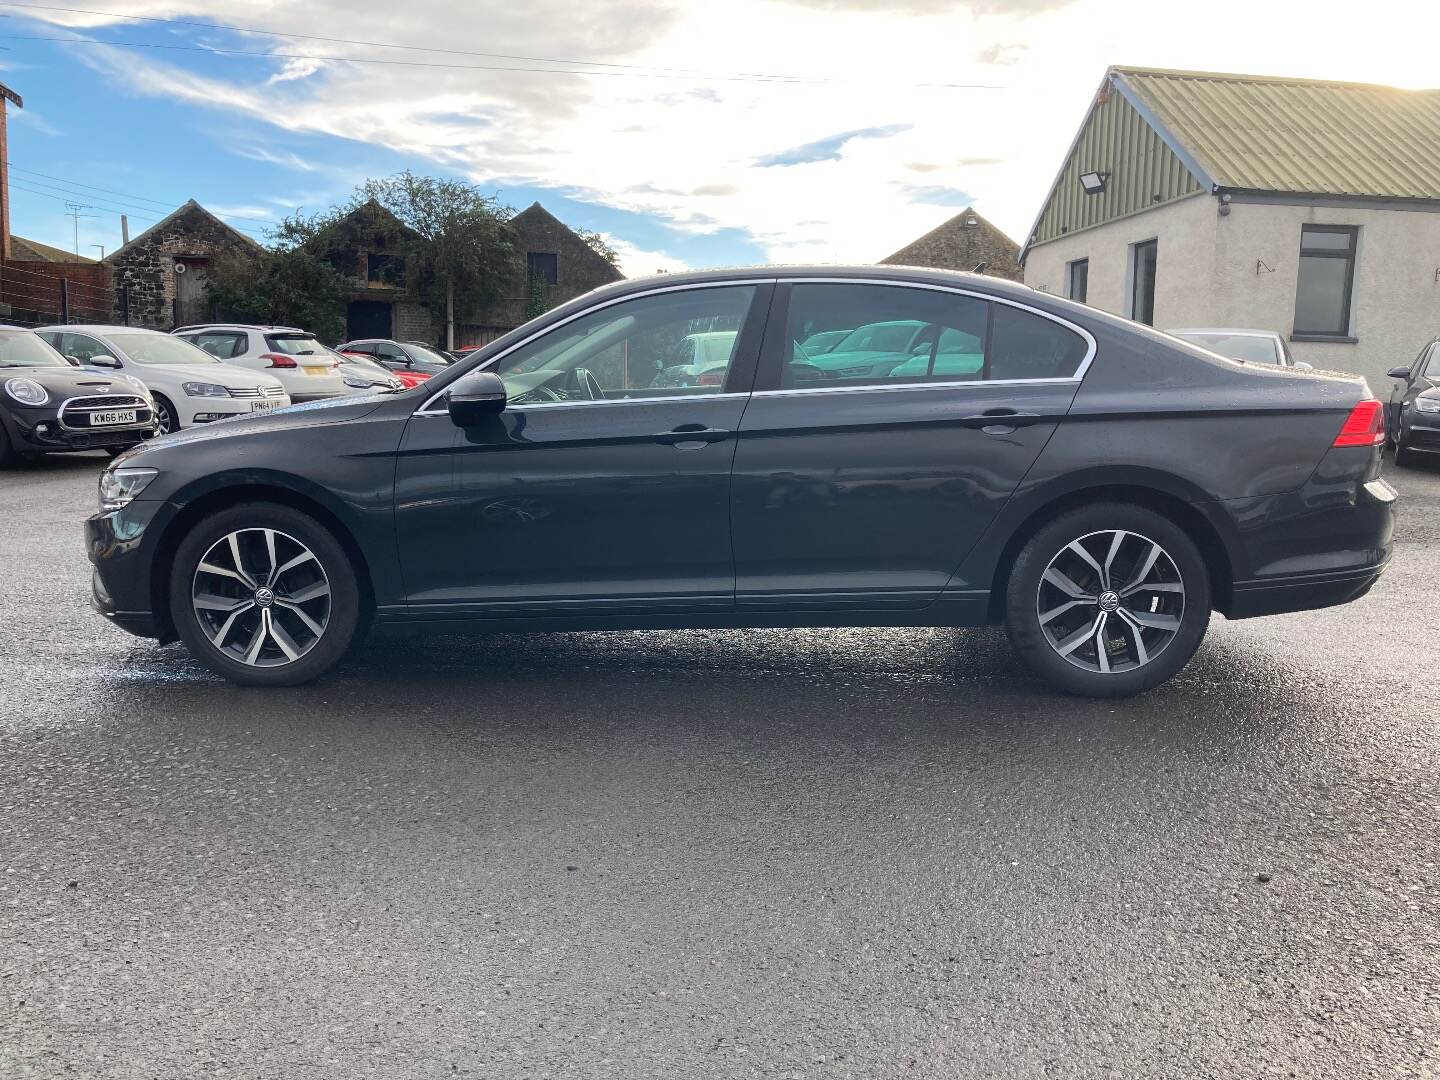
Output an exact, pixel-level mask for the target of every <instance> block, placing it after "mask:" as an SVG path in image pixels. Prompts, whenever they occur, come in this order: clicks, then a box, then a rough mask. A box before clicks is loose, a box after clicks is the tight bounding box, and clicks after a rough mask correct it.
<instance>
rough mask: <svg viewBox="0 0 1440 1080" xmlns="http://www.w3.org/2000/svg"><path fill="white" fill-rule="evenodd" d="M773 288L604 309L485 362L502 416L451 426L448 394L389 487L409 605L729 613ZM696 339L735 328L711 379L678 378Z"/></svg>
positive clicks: (420, 424) (425, 608)
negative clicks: (733, 521)
mask: <svg viewBox="0 0 1440 1080" xmlns="http://www.w3.org/2000/svg"><path fill="white" fill-rule="evenodd" d="M770 288H771V286H770V284H769V283H768V282H761V283H756V282H750V283H745V284H735V285H716V286H706V287H689V288H684V289H662V290H657V291H655V292H653V293H649V294H645V295H642V296H639V297H633V298H630V299H626V300H621V301H617V302H614V303H611V304H609V305H607V306H605V307H602V308H599V309H594V310H592V311H591V312H590V313H588V314H585V315H581V316H579V317H576V318H572V319H570V320H567V321H565V322H563V323H561V324H560V325H558V326H556V327H555V328H553V329H550V330H548V331H545V332H543V333H542V334H540V335H539V336H538V337H535V338H532V339H530V340H529V341H527V342H526V343H524V344H522V345H520V346H518V347H515V348H513V349H511V350H510V351H509V352H507V353H505V354H503V355H501V356H500V357H499V358H498V359H496V360H494V361H492V362H491V363H490V370H493V371H495V372H496V373H498V374H499V375H500V376H501V378H502V379H503V380H504V382H505V384H506V390H507V394H508V397H509V401H508V404H507V407H506V409H505V411H504V412H503V413H501V414H499V415H498V416H496V417H494V418H493V419H492V422H490V423H488V424H484V425H481V426H477V427H473V428H467V429H464V430H461V429H459V428H457V427H456V426H455V425H454V424H453V423H452V422H451V420H450V418H449V416H448V414H447V413H446V412H445V407H444V401H443V394H441V395H437V398H436V399H435V400H433V401H432V402H431V403H429V404H427V405H426V406H425V407H424V408H423V409H422V410H420V411H419V412H418V413H417V414H416V415H415V417H414V418H413V419H412V420H411V421H410V423H409V425H408V426H407V429H406V433H405V437H404V440H403V441H402V444H401V448H400V458H399V461H398V463H397V474H396V495H395V499H396V520H397V526H398V537H399V543H400V556H401V561H402V565H403V567H404V573H405V584H406V592H407V597H408V599H407V602H408V604H409V606H410V608H411V610H412V612H415V613H417V614H422V613H423V614H431V615H450V614H453V615H476V616H485V615H515V614H521V615H536V616H543V615H566V614H577V613H602V614H603V613H607V612H627V611H628V612H634V611H647V610H654V611H669V610H697V609H700V610H710V609H729V608H731V607H733V606H734V586H735V573H734V563H733V558H732V549H731V542H730V503H729V499H730V466H731V462H732V460H733V458H734V454H735V438H734V436H735V432H736V430H737V429H738V428H739V426H740V420H741V417H742V415H743V413H744V410H745V405H746V402H747V401H748V398H749V395H748V391H749V388H750V385H751V383H752V382H753V380H754V374H755V358H756V355H757V354H758V346H759V339H760V330H761V323H762V322H763V318H764V313H765V308H766V306H767V304H768V300H769V292H770ZM696 333H716V334H722V335H729V338H730V341H729V348H728V350H720V351H719V354H717V355H719V359H720V362H719V364H718V367H717V371H716V375H717V378H716V379H715V380H714V381H707V382H705V383H703V384H702V383H700V382H698V381H692V382H686V381H685V380H683V379H680V378H677V377H676V375H675V369H676V368H677V367H678V366H679V365H677V364H676V363H675V362H674V361H676V359H677V357H678V354H679V353H680V352H681V351H682V350H683V347H684V342H685V339H686V338H687V337H688V336H690V335H692V334H696ZM712 358H713V357H712Z"/></svg>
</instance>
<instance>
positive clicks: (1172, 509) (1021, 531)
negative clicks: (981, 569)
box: [989, 475, 1235, 622]
mask: <svg viewBox="0 0 1440 1080" xmlns="http://www.w3.org/2000/svg"><path fill="white" fill-rule="evenodd" d="M1187 486H1188V485H1184V482H1183V481H1174V480H1173V478H1164V477H1162V478H1159V479H1157V478H1156V477H1154V476H1133V475H1132V476H1126V477H1124V478H1121V477H1109V478H1104V479H1100V478H1095V479H1094V480H1093V481H1092V482H1089V483H1081V484H1079V485H1075V486H1067V487H1066V488H1065V489H1064V490H1063V491H1056V492H1050V493H1048V494H1047V495H1045V496H1042V497H1041V498H1040V499H1039V500H1038V501H1031V502H1027V506H1028V509H1027V510H1026V511H1025V512H1024V513H1023V515H1021V514H1017V518H1018V520H1017V521H1016V522H1015V524H1014V526H1013V527H1012V528H1011V530H1010V531H1009V534H1008V537H1007V538H1006V539H1005V542H1004V544H1003V545H1002V546H1001V548H1000V551H999V552H998V554H997V556H996V558H995V562H994V566H993V570H992V573H991V578H990V608H989V618H990V620H991V621H992V622H1001V621H1003V619H1004V616H1005V592H1006V589H1007V588H1008V586H1009V584H1010V570H1011V568H1012V567H1013V566H1014V564H1015V558H1016V556H1017V555H1018V554H1019V553H1020V549H1021V548H1022V547H1024V546H1025V544H1026V542H1027V541H1029V539H1030V538H1031V537H1032V536H1034V535H1035V534H1036V533H1037V532H1039V531H1040V529H1041V528H1042V527H1044V526H1045V525H1046V524H1047V523H1048V522H1050V521H1053V520H1054V519H1055V517H1056V516H1058V515H1059V514H1063V513H1066V512H1067V511H1069V510H1073V509H1076V508H1077V507H1081V506H1087V505H1090V504H1093V503H1097V502H1125V503H1132V504H1134V505H1137V506H1143V507H1145V508H1146V509H1148V510H1153V511H1155V512H1156V513H1158V514H1162V515H1164V516H1165V517H1167V518H1169V519H1170V520H1171V521H1173V522H1175V523H1176V524H1177V525H1179V526H1180V527H1181V528H1183V529H1184V530H1185V531H1186V533H1187V534H1189V536H1190V538H1191V539H1192V540H1194V541H1195V546H1196V547H1197V548H1199V549H1200V555H1201V557H1202V558H1204V560H1205V569H1206V571H1207V572H1208V573H1209V575H1210V587H1211V597H1210V605H1211V607H1212V608H1213V609H1214V610H1216V611H1220V612H1222V613H1223V612H1225V611H1228V610H1229V608H1230V602H1231V598H1232V595H1233V586H1234V580H1235V574H1234V566H1235V557H1234V549H1233V541H1232V540H1230V539H1229V538H1227V537H1226V536H1225V535H1224V534H1223V532H1222V528H1221V527H1220V526H1219V525H1218V524H1217V522H1216V521H1215V519H1214V516H1213V515H1212V514H1208V513H1206V512H1205V510H1203V509H1201V506H1202V505H1203V504H1202V503H1198V502H1197V501H1195V500H1193V499H1191V498H1187V497H1186V496H1187V495H1189V494H1191V493H1190V492H1188V491H1185V487H1187ZM1182 492H1183V494H1182Z"/></svg>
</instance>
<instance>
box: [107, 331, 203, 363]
mask: <svg viewBox="0 0 1440 1080" xmlns="http://www.w3.org/2000/svg"><path fill="white" fill-rule="evenodd" d="M105 336H106V337H107V338H108V339H109V340H110V342H111V343H112V344H113V345H114V346H115V347H116V348H117V349H120V350H121V351H122V352H124V353H125V355H126V356H128V357H130V359H131V360H134V361H135V362H136V363H137V364H218V363H220V361H219V360H217V359H215V357H213V356H211V355H210V354H209V353H208V352H206V351H205V350H204V349H202V348H200V347H199V346H197V345H192V344H190V342H188V341H184V340H182V339H180V338H178V337H171V336H170V335H169V334H124V333H112V334H106V335H105Z"/></svg>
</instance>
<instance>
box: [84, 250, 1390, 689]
mask: <svg viewBox="0 0 1440 1080" xmlns="http://www.w3.org/2000/svg"><path fill="white" fill-rule="evenodd" d="M894 323H914V324H916V325H917V326H918V328H919V329H918V330H917V332H916V333H913V334H906V335H902V336H901V337H902V340H901V342H900V344H899V345H897V346H896V352H895V355H894V356H893V357H885V356H881V355H879V351H883V350H878V351H877V350H870V351H869V352H867V358H866V362H865V363H864V364H863V365H852V366H847V367H842V368H840V369H836V368H834V367H831V366H830V365H827V364H818V363H815V362H814V360H815V355H814V353H813V352H811V350H809V349H807V348H805V347H804V345H803V343H804V342H805V341H807V340H812V339H813V338H814V336H815V335H816V334H820V333H826V332H833V331H841V330H854V329H856V328H859V327H865V326H874V325H879V324H894ZM721 331H725V332H733V334H734V338H733V342H732V343H731V346H730V348H729V351H728V355H727V356H726V357H725V358H724V360H725V364H724V372H723V376H722V377H721V378H718V379H717V380H715V381H714V383H713V384H711V383H710V382H709V381H708V380H707V382H706V383H704V384H701V383H697V384H695V385H684V386H673V385H663V386H661V385H655V377H656V374H657V372H659V371H663V370H664V364H663V361H664V360H665V359H666V358H668V357H670V356H673V354H674V351H675V349H676V347H677V346H678V344H679V343H680V342H681V341H683V340H684V338H685V337H686V336H687V335H691V334H695V333H702V332H703V333H714V332H721ZM872 354H873V355H872ZM891 360H893V361H894V362H893V363H891V362H890V361H891ZM657 361H659V363H657ZM1383 441H1384V430H1383V420H1382V411H1381V407H1380V403H1379V402H1378V401H1376V400H1374V399H1373V398H1372V397H1371V395H1370V393H1369V390H1368V388H1367V387H1366V385H1365V383H1364V381H1363V380H1361V379H1358V378H1347V377H1336V376H1327V375H1321V374H1318V373H1308V372H1296V371H1294V370H1293V369H1280V368H1277V367H1259V366H1256V365H1253V364H1251V365H1245V364H1239V363H1236V362H1234V361H1231V360H1227V359H1224V358H1222V357H1220V356H1216V355H1214V354H1212V353H1208V352H1205V351H1203V350H1200V349H1195V348H1192V347H1191V346H1188V345H1186V344H1185V343H1183V342H1180V341H1177V340H1176V339H1174V338H1171V337H1168V336H1166V335H1163V334H1158V333H1155V332H1153V331H1151V330H1148V329H1147V328H1144V327H1140V326H1137V325H1135V324H1133V323H1129V322H1126V321H1124V320H1122V319H1118V318H1114V317H1112V316H1109V315H1106V314H1104V313H1102V312H1099V311H1096V310H1095V309H1093V308H1088V307H1083V306H1080V305H1077V304H1073V303H1070V302H1069V301H1066V300H1060V299H1057V298H1055V297H1052V296H1047V295H1045V294H1043V293H1037V292H1033V291H1031V290H1029V289H1027V288H1024V287H1023V286H1019V285H1014V284H1010V283H1008V282H1004V281H998V280H994V279H991V278H982V277H975V276H971V275H964V274H952V273H946V272H941V271H928V270H916V269H890V268H886V269H879V268H874V267H868V268H864V269H855V270H843V269H835V268H828V269H815V270H805V269H793V268H787V269H783V270H780V269H759V270H747V271H725V272H720V271H712V272H706V273H692V274H678V275H670V276H667V277H665V278H662V279H651V280H645V281H629V282H622V283H619V284H616V285H613V286H607V287H605V288H603V289H600V290H597V291H595V292H592V293H590V294H589V295H587V296H584V297H582V298H580V299H578V300H575V301H573V302H571V303H569V304H566V305H564V306H563V307H560V308H557V309H556V310H554V311H552V312H550V313H548V314H547V315H544V316H542V317H541V318H539V319H537V320H535V321H534V322H531V323H529V324H527V325H526V326H523V327H521V328H520V329H518V330H515V331H512V332H511V333H509V334H507V335H506V336H504V337H502V338H500V339H499V340H497V341H495V342H493V343H492V344H490V345H487V346H486V347H485V348H483V349H481V350H479V351H478V352H477V353H475V354H474V355H472V356H470V357H468V358H467V359H466V360H464V361H461V362H460V363H457V364H456V365H455V366H454V367H453V368H450V369H449V370H446V371H444V372H442V373H441V374H438V375H436V376H435V377H434V378H433V379H431V380H430V381H429V382H427V383H425V384H424V385H422V386H418V387H415V388H413V389H410V390H406V391H403V392H390V393H379V394H372V395H368V396H364V397H352V398H349V399H345V400H341V401H336V402H323V403H315V404H311V405H302V406H297V407H294V408H290V409H285V410H282V411H280V412H277V413H274V414H272V415H270V416H267V417H260V418H254V419H242V420H237V421H232V422H229V423H226V424H223V425H219V426H217V427H216V428H214V429H211V430H200V431H195V432H192V433H181V434H179V435H175V436H170V437H167V438H163V439H160V440H158V441H155V442H153V443H147V444H144V445H143V446H141V447H139V448H137V449H136V450H134V451H132V452H130V453H128V454H126V455H124V456H122V457H121V458H120V459H119V460H117V461H116V462H114V463H113V464H112V466H111V468H110V469H109V470H108V471H107V472H106V473H105V474H104V476H103V477H102V479H101V482H100V503H101V505H100V512H99V513H98V514H97V515H95V516H94V517H92V518H91V519H90V520H89V523H88V530H87V532H88V543H89V552H90V558H91V560H92V561H93V562H94V564H95V571H96V572H95V585H94V592H95V604H96V606H97V607H98V608H99V610H100V611H101V612H102V613H104V614H105V615H106V616H107V617H108V618H109V619H111V620H112V621H114V622H115V623H117V624H119V625H120V626H123V627H125V628H126V629H128V630H130V631H132V632H134V633H137V634H142V635H147V636H151V637H155V638H158V639H160V640H161V641H169V640H172V639H175V638H179V639H180V640H182V641H184V642H185V644H186V645H187V646H188V647H189V649H190V650H191V651H192V652H193V653H194V655H195V656H196V657H198V658H199V659H200V660H202V661H203V662H204V663H206V664H207V665H209V666H210V667H211V668H213V669H214V670H215V671H218V672H220V673H222V674H224V675H226V676H228V677H230V678H231V679H234V680H236V681H237V682H242V683H249V684H255V685H269V686H276V685H290V684H295V683H300V682H304V681H306V680H309V679H313V678H315V677H316V676H318V675H320V674H322V673H323V672H325V671H327V670H328V669H329V668H331V667H332V666H333V665H334V664H335V663H336V662H337V661H338V660H339V659H340V658H341V657H342V656H343V655H344V653H345V651H346V649H347V648H349V646H350V645H351V643H352V642H353V641H354V640H355V639H356V637H357V636H358V635H359V634H361V633H362V632H363V631H364V629H365V628H366V627H367V626H368V625H369V624H370V623H371V621H372V620H373V621H379V622H384V623H404V624H413V625H423V626H429V627H437V628H438V627H445V628H449V629H452V630H453V629H456V628H461V627H473V628H478V629H489V630H493V629H504V630H594V629H629V628H645V627H736V626H782V627H783V626H854V625H861V626H971V625H976V624H982V623H996V622H1003V623H1004V624H1005V625H1006V626H1007V628H1008V630H1009V634H1010V637H1011V640H1012V641H1013V642H1014V645H1015V647H1016V649H1017V650H1018V652H1019V654H1020V655H1021V656H1022V657H1023V658H1024V660H1025V661H1026V662H1027V663H1028V664H1029V665H1030V666H1031V667H1032V668H1033V669H1034V670H1035V671H1037V672H1038V673H1039V674H1040V675H1042V676H1044V677H1045V678H1046V679H1048V680H1049V681H1050V682H1052V683H1053V684H1055V685H1057V686H1059V687H1062V688H1064V689H1066V690H1069V691H1072V692H1075V693H1081V694H1092V695H1123V694H1133V693H1137V692H1140V691H1143V690H1145V689H1147V688H1149V687H1152V686H1154V685H1155V684H1157V683H1159V682H1161V681H1162V680H1164V679H1166V678H1168V677H1169V676H1171V675H1173V674H1174V673H1175V672H1176V671H1178V670H1179V669H1180V668H1181V667H1182V666H1183V665H1184V664H1185V663H1186V661H1187V660H1189V658H1190V656H1191V655H1192V654H1193V653H1194V652H1195V649H1196V647H1197V646H1198V645H1199V643H1200V640H1201V638H1202V637H1203V636H1204V634H1205V629H1206V626H1207V624H1208V622H1209V620H1210V613H1211V612H1212V611H1217V610H1218V611H1221V612H1223V613H1224V614H1226V615H1227V616H1229V617H1231V618H1245V617H1248V616H1254V615H1267V614H1271V613H1274V612H1282V611H1295V610H1299V609H1304V608H1315V607H1323V606H1326V605H1330V604H1340V603H1344V602H1346V601H1349V600H1354V599H1355V598H1357V597H1359V596H1361V595H1362V594H1364V593H1365V592H1366V590H1368V589H1369V588H1370V586H1371V585H1372V584H1373V583H1374V581H1375V579H1376V578H1377V577H1378V576H1379V574H1380V573H1381V571H1382V570H1383V569H1384V567H1385V564H1386V561H1387V559H1388V558H1389V555H1390V547H1391V528H1392V522H1393V503H1394V499H1395V495H1394V492H1393V491H1392V490H1391V489H1390V487H1389V486H1388V485H1387V484H1386V483H1385V482H1384V481H1383V480H1381V479H1380V478H1379V475H1378V472H1379V465H1380V450H1381V444H1382V443H1383Z"/></svg>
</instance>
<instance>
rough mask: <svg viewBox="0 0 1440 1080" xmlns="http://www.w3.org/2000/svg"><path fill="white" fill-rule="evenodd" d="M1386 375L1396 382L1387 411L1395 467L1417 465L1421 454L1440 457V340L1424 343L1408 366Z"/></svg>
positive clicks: (1437, 459)
mask: <svg viewBox="0 0 1440 1080" xmlns="http://www.w3.org/2000/svg"><path fill="white" fill-rule="evenodd" d="M1386 374H1388V375H1389V376H1390V378H1392V379H1394V380H1395V381H1396V385H1395V387H1394V389H1392V390H1391V391H1390V404H1389V406H1388V407H1387V410H1386V411H1387V413H1388V415H1387V417H1386V430H1388V431H1389V432H1390V441H1391V443H1392V444H1393V445H1394V447H1395V464H1396V465H1418V464H1420V460H1421V458H1422V456H1424V455H1440V338H1436V339H1434V340H1432V341H1429V342H1427V343H1426V345H1425V347H1424V348H1423V349H1421V350H1420V355H1419V356H1417V357H1416V358H1415V362H1414V363H1413V364H1411V365H1410V366H1409V367H1395V368H1391V369H1390V370H1389V371H1388V372H1387V373H1386ZM1430 460H1432V461H1440V457H1431V459H1430Z"/></svg>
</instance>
